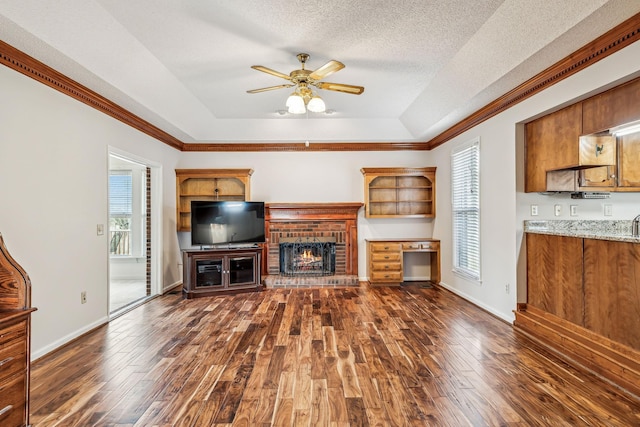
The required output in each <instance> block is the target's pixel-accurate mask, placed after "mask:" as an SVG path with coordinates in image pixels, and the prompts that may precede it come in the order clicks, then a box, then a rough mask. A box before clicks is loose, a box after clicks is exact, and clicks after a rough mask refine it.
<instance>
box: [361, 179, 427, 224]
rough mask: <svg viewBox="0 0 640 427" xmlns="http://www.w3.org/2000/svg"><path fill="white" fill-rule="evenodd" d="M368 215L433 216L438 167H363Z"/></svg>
mask: <svg viewBox="0 0 640 427" xmlns="http://www.w3.org/2000/svg"><path fill="white" fill-rule="evenodd" d="M360 171H361V172H362V174H363V175H364V199H365V202H364V203H365V216H366V217H367V218H434V217H435V216H436V168H435V167H428V168H362V169H361V170H360Z"/></svg>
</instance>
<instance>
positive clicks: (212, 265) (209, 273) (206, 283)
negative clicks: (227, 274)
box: [196, 258, 223, 288]
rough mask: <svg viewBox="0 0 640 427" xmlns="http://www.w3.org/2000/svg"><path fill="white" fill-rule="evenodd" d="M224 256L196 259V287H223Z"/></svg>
mask: <svg viewBox="0 0 640 427" xmlns="http://www.w3.org/2000/svg"><path fill="white" fill-rule="evenodd" d="M222 272H223V270H222V258H219V259H206V260H196V288H206V287H215V286H218V287H221V286H222V285H223V277H222Z"/></svg>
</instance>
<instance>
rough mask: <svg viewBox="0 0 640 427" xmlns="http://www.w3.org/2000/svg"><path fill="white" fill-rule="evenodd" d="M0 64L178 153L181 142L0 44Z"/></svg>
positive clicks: (30, 58) (20, 52)
mask: <svg viewBox="0 0 640 427" xmlns="http://www.w3.org/2000/svg"><path fill="white" fill-rule="evenodd" d="M0 63H1V64H3V65H6V66H7V67H9V68H11V69H12V70H15V71H17V72H19V73H22V74H24V75H25V76H27V77H31V78H32V79H34V80H37V81H39V82H40V83H43V84H45V85H47V86H49V87H51V88H53V89H55V90H57V91H59V92H62V93H64V94H65V95H68V96H70V97H71V98H74V99H76V100H78V101H80V102H82V103H84V104H87V105H88V106H90V107H93V108H95V109H96V110H98V111H101V112H103V113H105V114H107V115H109V116H111V117H113V118H114V119H116V120H119V121H121V122H122V123H124V124H127V125H129V126H131V127H133V128H135V129H138V130H139V131H140V132H143V133H145V134H147V135H149V136H151V137H153V138H155V139H157V140H158V141H161V142H164V143H165V144H167V145H169V146H171V147H173V148H176V149H178V150H182V146H183V145H184V144H183V142H182V141H180V140H179V139H177V138H174V137H173V136H171V135H169V134H168V133H167V132H165V131H163V130H161V129H159V128H157V127H156V126H154V125H152V124H151V123H149V122H147V121H146V120H144V119H141V118H140V117H138V116H136V115H135V114H133V113H131V112H130V111H127V110H125V109H124V108H122V107H121V106H119V105H117V104H115V103H114V102H111V101H109V100H108V99H107V98H105V97H103V96H101V95H99V94H98V93H96V92H94V91H92V90H91V89H89V88H87V87H85V86H83V85H81V84H80V83H78V82H76V81H74V80H72V79H70V78H69V77H67V76H65V75H64V74H62V73H59V72H58V71H56V70H54V69H53V68H51V67H49V66H47V65H45V64H43V63H42V62H40V61H38V60H37V59H35V58H33V57H31V56H29V55H27V54H26V53H24V52H22V51H20V50H18V49H16V48H14V47H13V46H11V45H9V44H7V43H5V42H3V41H2V40H0Z"/></svg>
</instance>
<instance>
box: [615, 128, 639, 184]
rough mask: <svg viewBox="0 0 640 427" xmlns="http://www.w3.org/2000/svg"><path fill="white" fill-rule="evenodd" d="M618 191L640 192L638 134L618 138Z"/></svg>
mask: <svg viewBox="0 0 640 427" xmlns="http://www.w3.org/2000/svg"><path fill="white" fill-rule="evenodd" d="M617 190H618V191H640V132H636V133H632V134H630V135H625V136H619V137H618V188H617Z"/></svg>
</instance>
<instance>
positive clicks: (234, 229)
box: [191, 201, 265, 246]
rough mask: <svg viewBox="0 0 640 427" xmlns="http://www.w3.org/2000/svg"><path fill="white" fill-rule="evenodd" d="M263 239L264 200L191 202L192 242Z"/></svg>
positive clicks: (240, 242)
mask: <svg viewBox="0 0 640 427" xmlns="http://www.w3.org/2000/svg"><path fill="white" fill-rule="evenodd" d="M264 242H265V233H264V202H241V201H240V202H232V201H192V202H191V244H192V245H193V246H217V245H220V246H223V245H227V246H234V245H238V246H240V245H247V244H249V245H250V244H256V243H264Z"/></svg>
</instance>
